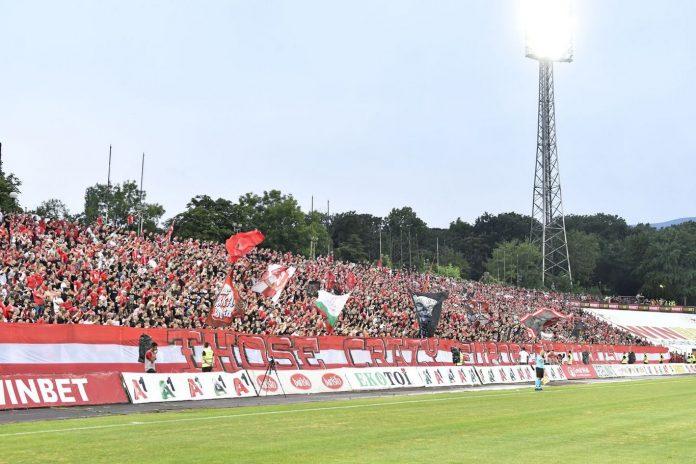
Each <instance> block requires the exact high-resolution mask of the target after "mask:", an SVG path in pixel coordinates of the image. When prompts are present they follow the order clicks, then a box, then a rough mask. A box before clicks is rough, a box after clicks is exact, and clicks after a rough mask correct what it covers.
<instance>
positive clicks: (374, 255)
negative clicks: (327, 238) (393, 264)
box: [329, 211, 387, 261]
mask: <svg viewBox="0 0 696 464" xmlns="http://www.w3.org/2000/svg"><path fill="white" fill-rule="evenodd" d="M381 226H382V218H380V217H376V216H373V215H371V214H357V213H356V212H355V211H348V212H346V213H338V214H335V215H334V216H333V217H331V218H330V226H329V231H330V234H331V240H332V242H333V246H334V247H335V248H338V247H340V246H341V245H342V244H343V243H344V242H346V241H347V240H348V238H349V237H350V236H351V235H357V236H358V237H359V238H360V241H361V243H362V245H363V248H364V249H365V253H366V254H367V258H368V259H370V260H375V261H376V260H377V259H379V229H380V227H381ZM382 241H383V254H387V253H384V250H385V249H386V245H387V234H386V233H385V234H384V236H383V237H382Z"/></svg>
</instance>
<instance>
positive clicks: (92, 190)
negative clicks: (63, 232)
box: [84, 180, 164, 232]
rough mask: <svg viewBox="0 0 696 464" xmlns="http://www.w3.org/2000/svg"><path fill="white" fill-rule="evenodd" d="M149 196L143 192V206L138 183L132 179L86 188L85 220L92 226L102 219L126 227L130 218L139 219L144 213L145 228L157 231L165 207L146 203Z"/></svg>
mask: <svg viewBox="0 0 696 464" xmlns="http://www.w3.org/2000/svg"><path fill="white" fill-rule="evenodd" d="M146 197H147V194H146V192H145V191H143V192H142V204H141V197H140V190H139V189H138V184H137V183H136V182H135V181H132V180H131V181H125V182H123V184H115V185H112V186H111V187H109V186H107V185H106V184H95V185H93V186H91V187H87V190H86V191H85V212H84V221H85V222H86V223H87V224H91V223H93V222H94V221H96V220H97V218H98V217H99V216H101V217H102V218H103V219H104V220H106V219H108V221H109V222H111V223H113V224H115V225H117V226H124V225H126V224H127V221H128V216H130V215H132V216H134V217H135V218H136V219H139V218H140V214H141V213H142V217H143V229H144V230H147V231H150V232H152V231H154V230H156V229H157V225H158V224H159V220H160V218H161V217H162V215H164V208H163V207H162V206H161V205H159V204H157V203H147V202H146V201H145V199H146Z"/></svg>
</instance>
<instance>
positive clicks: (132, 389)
mask: <svg viewBox="0 0 696 464" xmlns="http://www.w3.org/2000/svg"><path fill="white" fill-rule="evenodd" d="M121 376H122V377H123V383H124V385H125V387H126V391H127V392H128V397H129V398H130V400H131V403H159V402H162V401H190V400H212V399H217V398H241V397H248V396H256V391H255V390H254V387H253V386H252V384H251V382H250V380H249V377H248V375H247V374H246V372H245V371H239V372H235V373H230V372H193V373H178V374H136V373H133V372H123V373H122V374H121Z"/></svg>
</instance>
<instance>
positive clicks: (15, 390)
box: [0, 372, 128, 409]
mask: <svg viewBox="0 0 696 464" xmlns="http://www.w3.org/2000/svg"><path fill="white" fill-rule="evenodd" d="M127 402H128V398H127V397H126V394H125V393H124V391H123V387H122V386H121V377H120V376H119V374H118V373H117V372H107V373H101V374H84V375H64V374H44V375H42V374H36V375H34V374H32V375H24V374H22V375H3V376H0V409H24V408H41V407H49V406H78V405H85V404H90V405H96V404H116V403H127Z"/></svg>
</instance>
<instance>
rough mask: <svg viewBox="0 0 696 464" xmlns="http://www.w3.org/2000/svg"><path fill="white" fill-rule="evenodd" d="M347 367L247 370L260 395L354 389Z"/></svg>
mask: <svg viewBox="0 0 696 464" xmlns="http://www.w3.org/2000/svg"><path fill="white" fill-rule="evenodd" d="M345 371H346V370H345V369H326V370H318V369H315V370H295V371H283V370H278V371H277V372H276V371H270V372H267V371H260V370H253V371H247V372H248V374H249V378H250V379H251V381H252V383H253V384H254V388H255V389H256V391H257V392H258V394H259V396H273V395H282V394H283V393H285V394H286V395H297V394H305V395H306V394H310V393H332V392H345V391H352V390H353V389H352V388H351V386H350V384H349V383H348V378H347V376H346V372H345Z"/></svg>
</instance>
